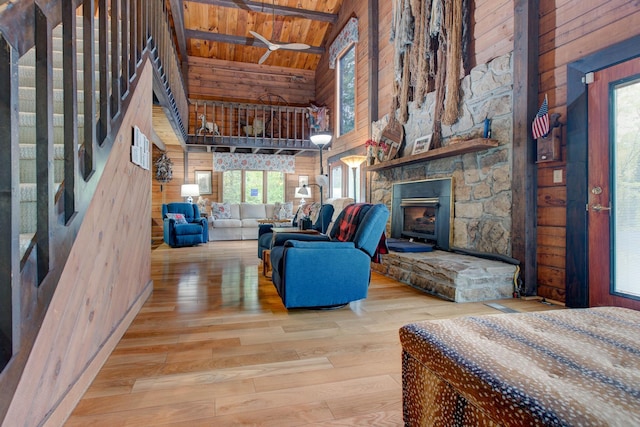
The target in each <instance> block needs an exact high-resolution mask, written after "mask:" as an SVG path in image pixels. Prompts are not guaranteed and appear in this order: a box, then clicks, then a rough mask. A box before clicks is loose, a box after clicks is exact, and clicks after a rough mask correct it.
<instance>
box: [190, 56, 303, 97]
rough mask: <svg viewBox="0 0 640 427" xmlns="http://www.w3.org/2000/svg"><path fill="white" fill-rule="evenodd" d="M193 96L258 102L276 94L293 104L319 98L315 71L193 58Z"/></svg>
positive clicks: (191, 95)
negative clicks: (261, 97)
mask: <svg viewBox="0 0 640 427" xmlns="http://www.w3.org/2000/svg"><path fill="white" fill-rule="evenodd" d="M187 87H188V92H189V98H191V99H212V100H218V101H231V102H258V99H259V98H260V96H262V95H265V94H267V93H273V94H277V95H280V96H282V97H283V98H284V99H285V100H286V101H287V102H288V103H289V105H301V106H306V105H309V102H311V101H313V100H314V99H315V75H314V72H313V71H307V70H301V69H294V68H283V67H268V66H265V65H258V64H247V63H239V62H231V61H221V60H216V59H202V58H198V57H195V56H190V57H189V82H188V84H187Z"/></svg>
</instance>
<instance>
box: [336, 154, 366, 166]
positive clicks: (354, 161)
mask: <svg viewBox="0 0 640 427" xmlns="http://www.w3.org/2000/svg"><path fill="white" fill-rule="evenodd" d="M340 160H342V161H343V162H345V163H346V164H347V166H349V167H350V168H357V167H358V166H360V164H362V162H364V161H365V160H367V156H356V155H353V156H345V157H342V158H340Z"/></svg>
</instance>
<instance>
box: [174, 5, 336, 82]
mask: <svg viewBox="0 0 640 427" xmlns="http://www.w3.org/2000/svg"><path fill="white" fill-rule="evenodd" d="M342 1H343V0H264V1H253V0H191V1H187V0H169V3H170V6H171V8H172V12H173V21H174V26H175V29H176V38H177V43H178V47H179V50H180V55H181V56H182V59H183V60H184V59H185V55H184V50H186V55H187V56H193V57H200V58H208V59H218V60H223V61H233V62H239V63H250V64H257V63H258V61H259V59H260V57H261V56H262V55H263V54H264V53H265V52H266V51H267V47H266V45H265V44H264V43H262V42H261V41H260V40H258V39H256V38H255V37H253V36H252V35H251V33H250V31H254V32H257V33H258V34H261V35H262V36H264V37H266V38H267V39H268V40H270V41H271V42H273V43H278V44H281V43H305V44H308V45H309V46H311V48H310V49H308V50H304V51H293V50H284V49H279V50H277V51H274V52H272V53H271V55H269V57H268V58H267V60H266V61H265V62H264V65H265V66H277V67H287V68H296V69H304V70H315V69H316V67H317V66H318V62H319V60H320V57H321V55H322V53H323V52H324V49H325V46H324V45H325V42H326V37H327V35H328V33H329V31H330V29H331V26H332V25H333V24H334V23H335V22H336V20H337V14H338V11H339V10H340V7H341V6H342ZM176 12H177V13H176ZM178 15H180V16H178Z"/></svg>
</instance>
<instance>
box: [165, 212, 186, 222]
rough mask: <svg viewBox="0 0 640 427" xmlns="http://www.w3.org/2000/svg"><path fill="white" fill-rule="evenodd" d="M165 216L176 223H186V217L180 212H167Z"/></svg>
mask: <svg viewBox="0 0 640 427" xmlns="http://www.w3.org/2000/svg"><path fill="white" fill-rule="evenodd" d="M167 218H169V219H173V220H175V221H176V224H188V223H187V219H186V218H185V217H184V215H182V214H181V213H168V214H167Z"/></svg>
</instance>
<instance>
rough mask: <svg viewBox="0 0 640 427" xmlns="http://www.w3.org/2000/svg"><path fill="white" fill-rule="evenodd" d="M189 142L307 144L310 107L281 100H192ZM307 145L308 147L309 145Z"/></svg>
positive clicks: (210, 143) (209, 143) (211, 143)
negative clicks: (261, 102)
mask: <svg viewBox="0 0 640 427" xmlns="http://www.w3.org/2000/svg"><path fill="white" fill-rule="evenodd" d="M190 102H191V108H190V111H189V119H190V120H189V143H190V144H208V145H216V144H222V145H229V144H256V145H262V144H264V143H265V141H269V145H270V146H273V147H277V146H278V145H281V146H282V147H286V146H287V145H288V144H291V143H292V142H293V143H299V144H300V145H301V146H302V145H307V146H308V141H309V135H310V126H309V109H308V108H306V107H296V106H289V105H281V104H257V103H256V104H250V103H233V102H222V101H205V100H191V101H190ZM309 148H311V147H310V146H309Z"/></svg>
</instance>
